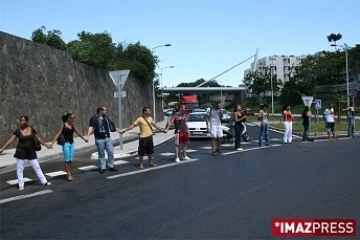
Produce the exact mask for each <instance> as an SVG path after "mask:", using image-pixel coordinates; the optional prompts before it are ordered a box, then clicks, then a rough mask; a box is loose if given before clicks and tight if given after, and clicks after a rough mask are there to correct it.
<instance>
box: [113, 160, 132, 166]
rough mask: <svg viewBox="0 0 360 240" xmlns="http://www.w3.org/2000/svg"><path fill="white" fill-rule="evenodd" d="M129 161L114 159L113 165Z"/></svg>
mask: <svg viewBox="0 0 360 240" xmlns="http://www.w3.org/2000/svg"><path fill="white" fill-rule="evenodd" d="M127 163H129V162H128V161H125V160H117V161H114V164H115V165H121V164H127Z"/></svg>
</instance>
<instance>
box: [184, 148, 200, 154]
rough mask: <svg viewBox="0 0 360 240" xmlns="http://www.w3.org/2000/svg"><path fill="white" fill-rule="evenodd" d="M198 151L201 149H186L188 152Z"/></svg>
mask: <svg viewBox="0 0 360 240" xmlns="http://www.w3.org/2000/svg"><path fill="white" fill-rule="evenodd" d="M197 151H199V150H196V149H186V152H188V153H191V152H197Z"/></svg>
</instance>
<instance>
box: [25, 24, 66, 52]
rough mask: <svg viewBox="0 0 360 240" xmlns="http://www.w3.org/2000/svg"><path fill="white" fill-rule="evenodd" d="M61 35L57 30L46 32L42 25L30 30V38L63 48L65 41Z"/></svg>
mask: <svg viewBox="0 0 360 240" xmlns="http://www.w3.org/2000/svg"><path fill="white" fill-rule="evenodd" d="M61 35H62V34H61V32H60V31H59V30H51V31H47V32H46V28H45V26H42V27H41V28H38V29H36V30H35V31H33V32H32V35H31V40H32V41H34V42H36V43H41V44H46V45H49V46H51V47H54V48H57V49H61V50H65V49H66V43H65V42H64V40H63V39H62V37H61Z"/></svg>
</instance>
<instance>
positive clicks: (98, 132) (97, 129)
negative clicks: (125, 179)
mask: <svg viewBox="0 0 360 240" xmlns="http://www.w3.org/2000/svg"><path fill="white" fill-rule="evenodd" d="M106 112H107V110H106V107H99V108H98V109H97V113H96V114H95V115H94V116H93V117H92V118H90V123H89V130H88V133H87V139H89V136H90V134H91V133H92V131H93V130H94V137H95V144H96V147H97V150H98V157H99V165H100V173H104V172H105V170H106V160H105V151H106V152H107V155H108V157H107V165H108V166H109V171H117V169H116V168H115V166H114V145H113V141H112V139H111V136H110V132H118V133H120V130H119V129H117V128H116V127H115V124H114V122H113V121H112V120H111V119H110V117H109V116H107V115H106Z"/></svg>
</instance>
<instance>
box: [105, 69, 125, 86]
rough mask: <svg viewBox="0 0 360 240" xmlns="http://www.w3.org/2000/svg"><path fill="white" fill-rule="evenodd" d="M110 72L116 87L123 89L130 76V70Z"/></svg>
mask: <svg viewBox="0 0 360 240" xmlns="http://www.w3.org/2000/svg"><path fill="white" fill-rule="evenodd" d="M109 74H110V77H111V80H112V81H113V83H114V84H115V85H116V87H118V88H119V87H120V89H119V90H121V89H122V88H123V86H124V85H125V83H126V80H127V79H128V77H129V74H130V70H129V69H126V70H116V71H111V72H109Z"/></svg>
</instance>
